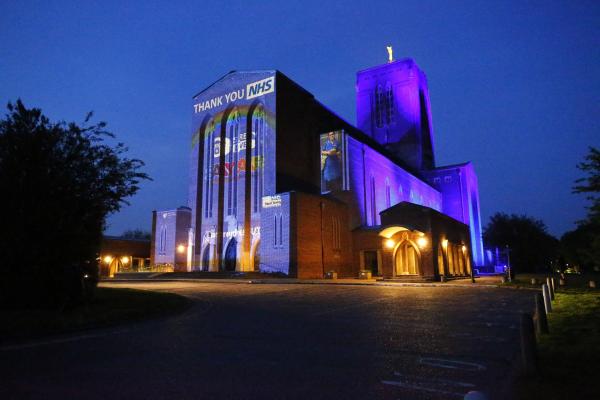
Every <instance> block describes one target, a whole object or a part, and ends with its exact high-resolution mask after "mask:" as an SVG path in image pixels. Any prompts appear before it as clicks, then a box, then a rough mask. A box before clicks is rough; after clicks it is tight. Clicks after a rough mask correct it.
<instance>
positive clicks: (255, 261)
mask: <svg viewBox="0 0 600 400" xmlns="http://www.w3.org/2000/svg"><path fill="white" fill-rule="evenodd" d="M252 268H253V270H254V271H256V272H259V271H260V240H258V241H257V242H256V243H255V244H254V246H253V248H252Z"/></svg>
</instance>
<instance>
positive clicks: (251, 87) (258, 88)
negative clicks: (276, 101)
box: [246, 76, 275, 100]
mask: <svg viewBox="0 0 600 400" xmlns="http://www.w3.org/2000/svg"><path fill="white" fill-rule="evenodd" d="M273 91H275V77H274V76H272V77H270V78H267V79H263V80H261V81H256V82H252V83H249V84H248V85H246V93H247V95H246V99H247V100H249V99H253V98H255V97H259V96H262V95H264V94H267V93H272V92H273Z"/></svg>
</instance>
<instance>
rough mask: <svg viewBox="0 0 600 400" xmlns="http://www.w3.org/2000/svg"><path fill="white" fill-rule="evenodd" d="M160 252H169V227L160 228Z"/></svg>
mask: <svg viewBox="0 0 600 400" xmlns="http://www.w3.org/2000/svg"><path fill="white" fill-rule="evenodd" d="M158 254H161V255H165V254H167V227H166V226H163V227H162V228H160V243H159V246H158Z"/></svg>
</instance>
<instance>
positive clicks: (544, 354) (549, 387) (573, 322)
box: [517, 289, 600, 399]
mask: <svg viewBox="0 0 600 400" xmlns="http://www.w3.org/2000/svg"><path fill="white" fill-rule="evenodd" d="M553 307H554V308H553V312H552V313H550V314H549V316H548V322H549V327H550V334H547V335H542V337H541V338H540V341H539V344H538V366H539V371H538V375H537V376H536V377H534V378H531V379H522V380H520V381H519V382H518V385H517V398H519V399H538V398H539V399H574V398H578V399H592V398H598V397H596V396H598V393H600V368H598V366H599V365H600V292H599V291H597V290H577V289H571V290H569V291H564V292H559V293H556V300H555V302H554V303H553Z"/></svg>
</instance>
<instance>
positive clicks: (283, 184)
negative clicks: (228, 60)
mask: <svg viewBox="0 0 600 400" xmlns="http://www.w3.org/2000/svg"><path fill="white" fill-rule="evenodd" d="M190 111H191V113H192V133H191V136H190V147H189V148H190V168H189V185H188V203H187V206H184V207H179V208H177V209H171V210H158V211H154V212H153V220H152V242H151V264H152V265H156V266H161V267H162V268H165V267H166V268H171V269H172V270H174V271H182V272H184V271H213V272H217V271H240V272H244V271H260V272H263V273H273V274H278V275H285V276H290V277H295V278H300V279H314V278H325V277H332V276H338V277H358V276H373V277H381V278H385V279H411V278H412V277H417V278H419V279H427V280H442V279H444V278H450V277H457V276H468V275H469V274H471V272H472V270H473V268H477V267H478V266H480V265H482V264H483V245H482V239H481V222H480V210H479V194H478V184H477V176H476V174H475V171H474V168H473V165H472V164H471V163H470V162H464V163H457V164H455V165H447V166H437V165H436V161H435V152H434V141H433V125H432V116H431V107H430V101H429V91H428V87H427V78H426V76H425V74H424V72H423V71H422V70H421V69H420V68H419V67H418V65H417V64H416V63H415V62H414V61H413V60H412V59H401V60H397V61H393V60H391V59H390V61H389V62H387V63H386V64H383V65H379V66H375V67H372V68H368V69H365V70H362V71H359V72H358V73H357V76H356V116H357V120H356V124H351V123H349V122H347V121H345V120H344V119H342V118H340V117H339V116H338V115H337V114H335V113H334V112H333V111H332V110H330V109H329V108H327V106H325V105H323V104H322V103H320V102H319V100H318V99H316V98H315V97H314V96H313V95H312V94H311V93H310V92H309V91H308V90H307V89H305V88H303V87H301V86H300V85H298V84H297V83H295V82H294V81H293V80H291V79H290V78H288V77H287V76H286V75H284V74H283V73H281V72H280V71H276V70H260V71H232V72H230V73H228V74H226V75H224V76H223V77H221V78H220V79H218V80H217V81H216V82H214V83H213V84H211V85H210V86H209V87H207V88H205V89H204V90H202V91H201V92H200V93H198V94H197V95H196V96H194V97H193V100H192V103H191V105H190Z"/></svg>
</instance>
